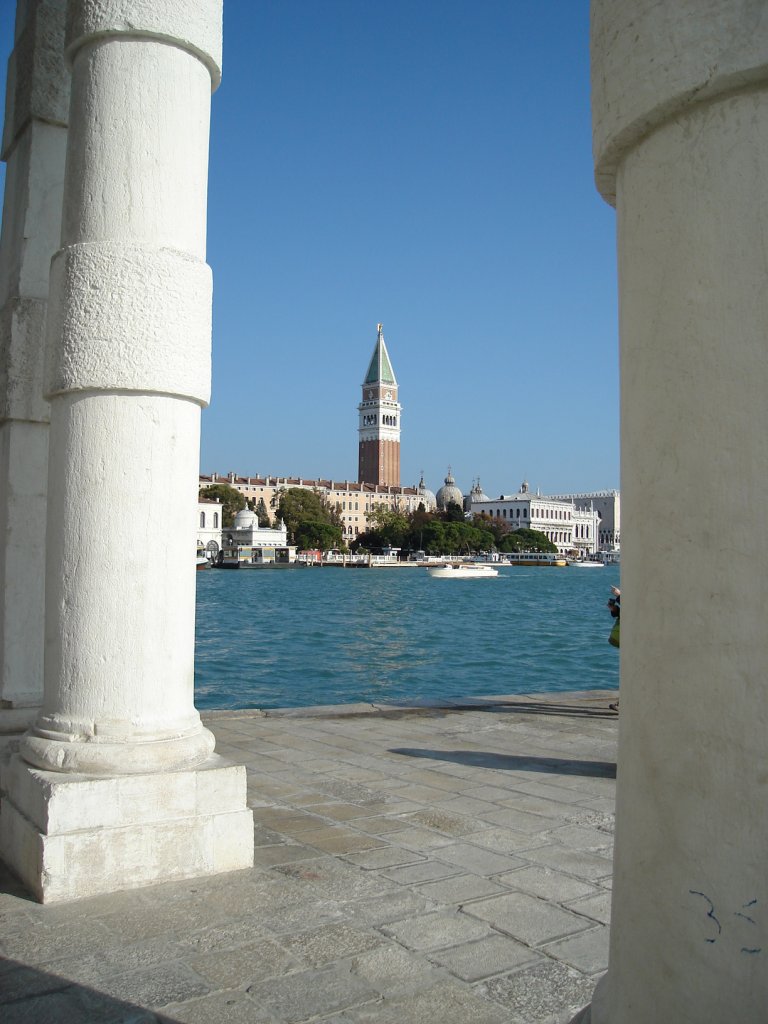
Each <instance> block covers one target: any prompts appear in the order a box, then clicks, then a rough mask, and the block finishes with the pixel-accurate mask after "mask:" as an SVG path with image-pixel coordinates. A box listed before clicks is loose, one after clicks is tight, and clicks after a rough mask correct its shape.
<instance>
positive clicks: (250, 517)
mask: <svg viewBox="0 0 768 1024" xmlns="http://www.w3.org/2000/svg"><path fill="white" fill-rule="evenodd" d="M258 525H259V517H258V516H257V515H256V513H255V512H252V511H251V510H250V509H249V508H248V506H247V505H246V507H245V508H241V509H240V511H239V512H238V513H237V515H236V516H235V518H234V519H233V521H232V529H233V530H255V529H257V528H258Z"/></svg>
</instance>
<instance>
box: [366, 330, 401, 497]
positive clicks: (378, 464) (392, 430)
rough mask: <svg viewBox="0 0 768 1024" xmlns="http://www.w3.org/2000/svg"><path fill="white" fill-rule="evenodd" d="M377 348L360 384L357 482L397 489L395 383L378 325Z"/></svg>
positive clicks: (397, 406) (398, 421) (398, 428)
mask: <svg viewBox="0 0 768 1024" xmlns="http://www.w3.org/2000/svg"><path fill="white" fill-rule="evenodd" d="M376 329H377V335H376V347H375V348H374V350H373V355H372V356H371V361H370V363H369V365H368V372H367V373H366V375H365V380H364V381H363V397H362V401H361V402H360V405H358V407H357V408H358V411H359V413H360V420H359V427H358V433H359V435H360V443H359V457H358V475H357V480H358V483H361V484H383V485H385V486H387V487H399V486H400V414H401V409H402V406H401V405H400V403H399V402H398V400H397V381H396V380H395V374H394V372H393V370H392V363H391V362H390V359H389V353H388V352H387V346H386V345H385V344H384V328H383V325H382V324H378V325H377V328H376Z"/></svg>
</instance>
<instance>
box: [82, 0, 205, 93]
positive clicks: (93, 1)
mask: <svg viewBox="0 0 768 1024" xmlns="http://www.w3.org/2000/svg"><path fill="white" fill-rule="evenodd" d="M222 5H223V0H206V2H205V3H200V2H199V0H77V2H72V0H70V4H69V9H68V11H67V29H66V57H67V60H68V61H69V63H70V64H71V63H72V62H73V61H74V59H75V55H76V53H77V51H78V50H80V49H81V48H82V47H83V46H86V45H87V44H88V43H93V42H96V41H98V40H103V39H105V38H109V37H114V36H125V37H129V38H139V39H156V40H157V41H158V42H166V43H169V44H171V45H172V46H178V47H180V48H181V49H182V50H186V51H187V52H188V53H191V54H192V55H193V56H195V57H197V58H198V59H199V60H200V61H201V62H202V63H203V64H204V65H205V66H206V67H207V68H208V70H209V72H210V75H211V90H212V91H213V90H215V89H217V88H218V86H219V83H220V82H221V41H222Z"/></svg>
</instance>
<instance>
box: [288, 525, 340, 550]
mask: <svg viewBox="0 0 768 1024" xmlns="http://www.w3.org/2000/svg"><path fill="white" fill-rule="evenodd" d="M294 542H295V544H296V546H297V547H298V548H301V549H302V550H304V551H306V550H307V549H308V548H319V549H320V550H321V551H328V550H329V549H330V548H337V547H339V545H340V544H341V528H340V527H339V526H334V525H333V523H329V522H327V521H326V520H323V519H305V520H303V521H302V522H301V523H299V525H298V526H297V527H296V532H295V534H294Z"/></svg>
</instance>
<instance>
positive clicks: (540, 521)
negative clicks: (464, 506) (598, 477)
mask: <svg viewBox="0 0 768 1024" xmlns="http://www.w3.org/2000/svg"><path fill="white" fill-rule="evenodd" d="M470 511H471V513H472V514H473V515H481V514H483V513H485V515H488V516H491V518H493V519H500V520H501V521H502V522H504V523H507V524H508V525H509V527H510V529H512V530H520V529H523V528H525V529H529V530H538V531H539V532H540V533H543V534H544V535H545V536H546V537H547V539H548V540H550V541H551V542H552V543H553V544H554V545H555V546H556V547H557V550H558V552H560V553H561V554H566V553H568V552H570V551H579V552H582V553H584V554H594V553H595V552H596V551H597V550H598V545H599V524H600V516H599V515H598V513H597V511H596V510H595V509H594V508H590V509H587V508H579V507H577V505H576V504H575V502H574V501H573V500H571V499H566V498H554V497H551V496H546V497H545V496H542V495H540V494H532V493H531V491H530V488H529V486H528V483H527V482H523V484H522V485H521V487H520V490H519V492H518V493H517V494H502V495H500V496H499V497H498V498H495V499H494V498H488V499H487V500H480V501H478V500H475V499H473V500H472V501H471V503H470Z"/></svg>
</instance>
